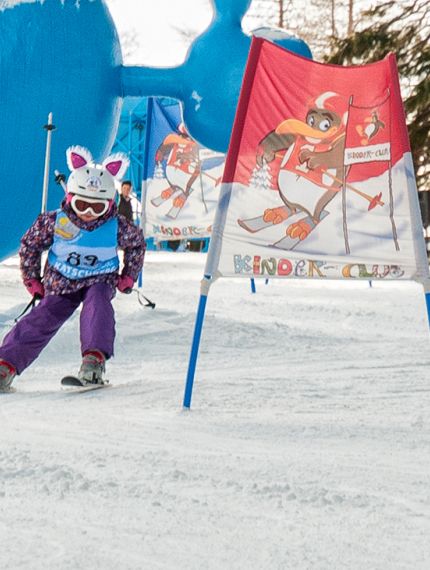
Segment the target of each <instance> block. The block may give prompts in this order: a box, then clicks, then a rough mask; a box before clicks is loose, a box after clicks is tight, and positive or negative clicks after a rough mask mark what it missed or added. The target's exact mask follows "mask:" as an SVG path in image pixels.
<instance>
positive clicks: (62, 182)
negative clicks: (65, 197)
mask: <svg viewBox="0 0 430 570" xmlns="http://www.w3.org/2000/svg"><path fill="white" fill-rule="evenodd" d="M54 174H55V182H56V183H57V184H59V185H60V186H61V188H62V189H63V190H64V193H65V194H67V186H66V177H65V175H64V174H61V172H60V171H58V170H54Z"/></svg>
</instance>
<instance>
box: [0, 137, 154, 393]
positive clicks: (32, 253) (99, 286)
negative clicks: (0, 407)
mask: <svg viewBox="0 0 430 570" xmlns="http://www.w3.org/2000/svg"><path fill="white" fill-rule="evenodd" d="M66 155H67V164H68V166H69V168H70V170H71V171H72V172H71V174H70V176H69V179H68V181H67V194H66V198H65V200H64V202H63V203H62V207H61V209H59V210H57V211H53V212H47V213H46V214H41V215H40V216H39V217H38V218H37V219H36V221H35V223H34V224H33V225H32V226H31V227H30V228H29V230H27V232H26V233H25V235H24V236H23V238H22V239H21V247H20V250H19V257H20V267H21V273H22V277H23V281H24V285H25V287H26V288H27V290H28V291H29V293H30V294H31V295H32V296H33V297H37V298H40V299H41V301H40V303H39V305H37V306H36V307H34V308H33V309H32V311H31V312H30V313H29V314H28V315H26V316H25V317H24V318H22V319H21V320H20V321H19V322H18V323H17V324H16V325H15V327H14V328H13V329H12V330H11V331H10V332H9V333H8V334H7V335H6V337H5V338H4V340H3V344H2V345H1V346H0V391H3V392H5V391H9V390H10V389H11V388H10V387H11V384H12V381H13V379H14V377H15V375H17V374H18V375H19V374H21V372H22V371H23V370H25V368H27V367H28V366H29V365H30V364H31V363H32V362H33V361H34V360H35V359H36V358H37V357H38V355H39V354H40V352H41V351H42V349H43V348H44V347H45V346H46V345H47V344H48V342H49V341H50V340H51V338H52V337H53V336H54V335H55V333H56V332H57V331H58V330H59V329H60V327H61V326H62V325H63V323H64V322H65V321H66V320H67V319H68V318H69V317H70V316H71V315H72V314H73V312H74V311H75V310H76V309H77V308H78V306H79V305H80V304H81V303H82V312H81V315H80V340H81V352H82V356H83V359H82V365H81V368H80V370H79V374H78V378H79V379H80V380H81V381H82V383H83V384H86V383H97V384H103V373H104V371H105V361H106V360H107V359H108V358H110V357H111V356H112V355H113V345H114V337H115V319H114V311H113V307H112V304H111V301H112V299H113V297H114V296H115V289H116V288H118V289H119V291H121V292H122V293H128V292H130V291H131V289H132V287H133V283H134V281H135V280H136V279H137V276H138V274H139V272H140V270H141V268H142V265H143V258H144V253H145V244H144V239H143V235H142V232H141V230H140V229H139V228H138V227H137V226H135V225H133V224H132V223H130V222H129V221H128V220H126V219H125V218H124V217H123V216H118V213H117V206H116V204H115V201H114V198H115V192H116V190H115V184H114V182H115V180H120V179H121V178H122V176H123V175H124V173H125V171H126V170H127V168H128V165H129V162H128V159H127V157H125V156H124V155H122V154H120V153H117V154H115V155H112V156H110V157H108V158H107V159H106V160H105V161H104V162H103V164H102V165H101V166H99V165H95V164H93V159H92V156H91V154H90V152H89V151H88V150H87V149H84V148H82V147H77V146H75V147H71V148H69V149H68V150H67V153H66ZM117 248H121V249H123V250H124V260H123V265H124V267H123V270H122V272H121V275H119V273H118V269H119V259H118V255H117ZM45 250H49V253H48V259H47V263H46V266H45V270H44V274H43V282H42V278H41V256H42V252H43V251H45Z"/></svg>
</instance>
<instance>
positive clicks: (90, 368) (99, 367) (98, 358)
mask: <svg viewBox="0 0 430 570" xmlns="http://www.w3.org/2000/svg"><path fill="white" fill-rule="evenodd" d="M105 361H106V358H105V355H104V354H103V353H102V352H100V350H88V351H87V352H85V353H84V355H83V358H82V364H81V368H80V370H79V373H78V378H79V380H81V381H82V382H83V383H84V384H104V380H103V373H104V371H105Z"/></svg>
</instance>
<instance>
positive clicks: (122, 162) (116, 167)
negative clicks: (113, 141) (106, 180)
mask: <svg viewBox="0 0 430 570" xmlns="http://www.w3.org/2000/svg"><path fill="white" fill-rule="evenodd" d="M102 166H103V168H106V170H107V171H108V172H109V173H110V174H112V176H113V177H114V178H116V179H117V180H121V178H123V176H124V174H125V173H126V172H127V169H128V167H129V166H130V160H129V158H128V156H126V155H125V154H123V153H122V152H116V153H115V154H111V155H110V156H108V157H107V158H105V160H104V161H103V164H102Z"/></svg>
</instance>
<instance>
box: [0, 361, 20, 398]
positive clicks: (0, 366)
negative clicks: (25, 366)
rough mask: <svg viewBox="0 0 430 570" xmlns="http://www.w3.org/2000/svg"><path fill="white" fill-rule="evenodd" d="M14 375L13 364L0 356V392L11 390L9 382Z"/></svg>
mask: <svg viewBox="0 0 430 570" xmlns="http://www.w3.org/2000/svg"><path fill="white" fill-rule="evenodd" d="M15 376H16V369H15V366H12V364H9V362H6V360H2V359H1V358H0V392H11V391H12V388H11V384H12V382H13V379H14V378H15Z"/></svg>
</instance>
